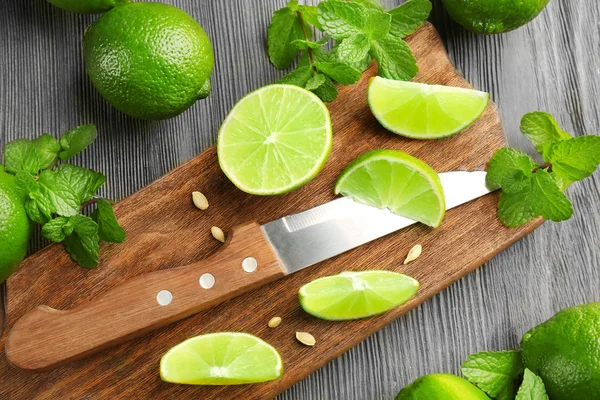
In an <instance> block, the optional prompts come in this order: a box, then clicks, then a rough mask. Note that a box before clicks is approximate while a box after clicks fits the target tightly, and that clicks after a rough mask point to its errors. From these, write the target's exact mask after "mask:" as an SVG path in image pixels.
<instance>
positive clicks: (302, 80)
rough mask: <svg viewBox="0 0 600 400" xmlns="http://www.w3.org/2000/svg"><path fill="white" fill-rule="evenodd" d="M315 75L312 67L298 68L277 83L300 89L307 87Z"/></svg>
mask: <svg viewBox="0 0 600 400" xmlns="http://www.w3.org/2000/svg"><path fill="white" fill-rule="evenodd" d="M314 75H315V72H314V70H313V69H312V67H311V66H310V65H307V66H304V67H300V68H296V69H295V70H293V71H292V72H290V73H289V74H287V75H286V76H284V77H283V78H281V79H280V80H278V81H277V83H283V84H287V85H296V86H300V87H305V86H306V84H307V83H308V81H309V80H310V78H312V77H313V76H314Z"/></svg>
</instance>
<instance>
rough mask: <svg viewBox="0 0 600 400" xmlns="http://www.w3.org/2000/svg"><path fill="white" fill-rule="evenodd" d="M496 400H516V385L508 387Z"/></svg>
mask: <svg viewBox="0 0 600 400" xmlns="http://www.w3.org/2000/svg"><path fill="white" fill-rule="evenodd" d="M495 400H515V385H514V384H512V385H508V386H507V387H505V388H504V389H502V390H501V391H500V393H498V395H497V396H496V397H495Z"/></svg>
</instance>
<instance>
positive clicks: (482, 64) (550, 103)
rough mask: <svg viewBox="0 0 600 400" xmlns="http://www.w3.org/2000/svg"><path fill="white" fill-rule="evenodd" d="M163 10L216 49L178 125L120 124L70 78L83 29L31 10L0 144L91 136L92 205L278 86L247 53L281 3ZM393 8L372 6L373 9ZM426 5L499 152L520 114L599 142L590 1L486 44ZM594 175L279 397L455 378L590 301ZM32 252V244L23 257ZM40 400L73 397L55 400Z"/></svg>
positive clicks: (4, 62) (184, 1)
mask: <svg viewBox="0 0 600 400" xmlns="http://www.w3.org/2000/svg"><path fill="white" fill-rule="evenodd" d="M164 1H165V2H169V3H171V4H174V5H176V6H178V7H180V8H182V9H184V10H186V11H188V12H189V13H191V14H192V15H193V16H194V17H195V18H196V19H197V20H198V21H200V22H201V24H202V25H203V26H204V28H205V29H206V30H207V32H208V34H209V36H210V37H211V39H212V40H213V43H214V44H215V49H216V56H217V60H216V62H217V64H216V68H215V76H214V78H213V85H214V88H215V89H214V91H213V94H211V96H210V97H209V98H208V99H206V100H204V101H201V102H198V103H197V104H196V105H195V106H194V107H192V109H191V110H189V111H188V112H186V113H184V114H183V115H181V116H180V117H177V118H175V119H172V120H169V121H165V122H161V123H146V122H141V121H136V120H133V119H130V118H128V117H126V116H123V115H122V114H119V113H118V112H116V111H114V110H113V109H112V108H111V107H110V106H108V105H106V103H104V101H103V100H102V99H101V98H100V96H99V95H98V94H97V93H96V91H95V90H94V88H93V87H92V86H91V85H90V84H89V82H88V81H87V79H86V78H85V73H84V71H83V64H82V54H81V44H80V40H81V36H82V34H83V30H84V29H85V27H86V26H87V25H88V24H89V23H90V22H91V21H92V20H93V19H94V18H95V17H93V16H80V15H74V14H70V13H67V12H64V11H62V10H59V9H57V8H55V7H52V6H51V5H49V4H47V3H46V2H45V1H43V0H20V1H12V2H7V3H6V4H4V5H3V12H2V13H0V32H1V33H2V34H1V35H0V52H1V54H2V55H3V57H0V146H4V144H5V143H6V142H7V141H9V140H13V139H16V138H20V137H29V138H33V137H36V136H37V135H39V134H40V133H41V132H50V133H53V134H56V135H57V134H60V133H61V132H65V131H66V130H68V129H69V128H71V127H73V126H76V125H77V124H80V123H87V122H94V123H96V124H97V125H98V127H99V130H100V132H101V135H100V137H99V138H98V140H97V142H96V143H95V144H94V146H92V148H90V149H89V150H87V151H86V153H84V154H83V155H81V156H78V157H77V159H76V160H75V162H77V163H78V164H80V165H84V166H87V167H91V168H95V169H98V170H100V171H103V172H104V173H105V174H106V175H107V176H108V183H107V184H106V185H105V188H104V189H103V194H104V195H106V196H108V197H112V198H115V199H118V198H122V197H124V196H127V195H129V194H131V193H133V192H135V191H136V190H138V189H140V188H142V187H144V186H146V185H147V184H149V183H151V182H152V181H154V180H155V179H157V178H158V177H160V176H161V175H163V174H165V173H167V172H168V171H169V170H171V169H172V168H174V167H175V166H177V165H179V164H181V163H182V162H184V161H186V160H188V159H190V158H191V157H193V156H194V155H195V154H197V153H199V152H200V151H202V150H204V149H206V148H207V147H208V146H210V145H211V144H213V143H214V139H215V137H216V132H217V129H218V126H219V124H220V122H221V121H222V120H223V118H224V117H225V114H226V113H227V111H228V110H229V109H230V108H231V106H232V105H233V103H234V102H235V101H236V100H237V99H239V98H240V97H241V96H242V95H243V94H245V93H246V92H248V91H250V90H252V89H255V88H257V87H259V86H262V85H264V84H267V83H271V82H273V81H275V80H276V79H278V78H279V77H281V76H282V75H283V74H284V73H285V71H277V70H275V69H274V68H272V67H271V66H270V65H269V64H268V61H267V59H266V51H265V50H264V46H262V44H263V43H264V41H265V32H266V27H267V25H268V22H269V19H270V16H271V14H272V12H273V11H274V10H275V9H277V8H280V7H282V6H283V5H284V4H285V3H286V0H271V1H268V2H263V1H258V0H168V1H167V0H164ZM401 2H402V0H386V1H384V3H385V4H386V5H387V6H388V7H392V6H396V5H398V4H399V3H401ZM311 3H316V0H314V1H311ZM433 3H434V9H433V13H432V18H431V20H432V22H433V23H434V25H435V26H436V27H437V28H438V30H439V31H440V33H441V36H442V39H443V41H444V43H445V45H446V47H447V49H448V52H449V53H450V58H451V60H452V61H453V62H454V64H455V66H456V67H457V68H458V69H459V71H461V72H462V73H463V74H464V75H465V76H466V78H467V80H468V81H470V82H471V83H472V84H473V85H474V86H475V87H477V88H478V89H480V90H485V91H489V92H490V93H491V95H492V98H493V99H494V100H495V101H496V102H497V103H498V105H499V110H500V113H501V116H502V120H503V122H504V127H505V131H506V135H507V138H508V141H509V144H511V145H514V146H520V147H522V148H525V149H527V150H528V151H530V152H532V150H533V149H532V148H531V147H530V146H529V145H528V144H527V143H526V141H525V140H524V138H523V137H522V136H521V135H520V133H519V131H518V124H519V119H520V118H521V116H522V115H523V113H525V112H528V111H533V110H537V109H540V110H545V111H549V112H552V113H553V114H554V115H555V116H556V117H557V119H558V121H559V122H560V124H561V125H562V126H563V127H564V128H565V129H566V130H568V131H569V132H572V133H574V134H577V135H580V134H585V133H597V132H598V131H599V130H600V105H599V104H600V103H598V102H597V100H596V99H597V98H598V96H599V95H600V79H598V76H599V72H598V68H599V66H600V53H599V52H598V51H597V49H598V48H600V30H599V26H598V24H597V21H598V20H600V4H597V3H595V2H590V1H589V0H571V1H565V0H552V1H551V2H550V4H549V5H548V7H547V8H546V10H545V11H544V12H543V13H542V14H541V15H540V16H539V17H538V18H537V19H536V20H535V21H533V22H532V23H530V24H529V25H527V26H526V27H523V28H521V29H519V30H517V31H514V32H510V33H508V34H505V35H496V36H489V37H488V36H480V35H475V34H472V33H469V32H466V31H464V30H463V29H462V28H461V27H459V26H458V25H456V24H454V23H453V22H452V21H450V19H449V18H448V16H447V15H446V13H445V12H444V11H443V8H442V6H441V1H439V0H435V1H433ZM599 177H600V175H599V174H598V173H596V174H594V176H593V177H592V178H590V179H588V180H586V181H584V182H581V183H578V184H577V185H574V186H573V187H572V188H570V189H569V191H568V195H569V197H570V198H571V199H572V200H573V202H574V204H575V209H576V212H575V215H574V217H573V218H572V219H571V220H570V221H567V222H564V223H560V224H554V223H546V224H544V225H543V226H542V227H541V228H540V229H538V230H536V232H535V233H534V234H533V235H530V236H528V237H526V238H525V239H523V240H521V241H520V242H519V243H518V244H516V245H515V246H513V247H511V248H509V249H508V250H506V251H504V252H503V253H501V254H500V255H498V256H497V257H495V258H494V259H493V260H491V261H490V262H489V263H487V265H486V266H485V267H484V268H480V269H478V270H476V271H475V272H473V273H471V274H469V275H467V276H466V277H465V278H463V279H461V280H460V281H459V282H457V283H456V284H454V285H452V286H451V287H450V288H448V289H447V290H444V291H443V292H441V293H440V294H439V295H437V296H434V297H433V298H432V299H431V300H429V301H427V302H425V303H423V304H422V305H421V306H419V307H417V308H416V309H415V310H413V311H411V312H410V313H408V314H407V315H405V316H403V317H401V318H398V319H396V320H395V321H393V322H392V323H391V324H389V325H388V326H387V327H386V328H384V329H383V330H381V331H380V332H378V333H377V334H375V335H372V336H371V337H369V338H367V339H366V340H365V341H363V342H362V343H360V344H359V345H357V346H356V347H354V348H353V349H352V350H350V351H348V352H346V353H344V354H343V355H342V356H340V357H338V358H336V359H335V360H333V361H332V362H330V363H329V364H327V365H326V366H325V367H323V368H321V369H320V370H318V371H317V372H315V373H313V374H311V375H310V376H308V377H307V378H306V379H304V380H302V381H301V382H299V383H298V384H296V385H294V386H293V387H292V388H291V389H289V390H288V391H286V392H284V393H283V394H281V395H280V396H279V398H280V399H286V400H295V399H392V398H393V397H394V395H395V394H396V393H397V392H398V391H399V390H400V389H401V388H402V387H403V386H405V385H406V384H408V383H409V382H411V381H412V380H414V379H415V378H417V377H418V376H420V375H423V374H426V373H431V372H454V373H458V372H459V365H460V363H461V362H462V361H463V360H464V359H465V358H466V357H467V355H468V354H470V353H472V352H474V351H477V350H487V349H492V350H498V349H506V348H514V347H516V346H517V345H518V343H519V340H520V337H521V335H522V334H523V333H524V332H525V331H526V330H528V329H529V328H530V327H532V326H533V325H535V324H537V323H539V322H541V321H543V320H544V319H546V318H548V317H549V316H551V315H552V314H553V313H554V312H556V311H558V310H559V309H562V308H564V307H567V306H571V305H574V304H579V303H583V302H589V301H598V300H600V291H599V289H598V288H600V273H599V272H598V268H597V266H598V265H600V230H599V229H598V227H599V226H600V213H598V207H599V205H600V196H598V192H599V183H600V181H599V180H598V178H599ZM204 234H205V233H202V235H204ZM205 235H207V237H208V235H209V233H206V234H205ZM206 240H208V239H206ZM44 244H46V243H44V241H42V240H41V239H40V237H39V235H36V236H35V238H34V240H33V246H32V251H35V250H38V249H40V248H41V247H42V246H43V245H44ZM407 246H410V245H409V244H407ZM216 247H218V246H217V245H216V244H215V248H214V249H211V250H215V249H216ZM206 253H207V254H208V253H210V250H206ZM69 268H71V267H69ZM120 273H122V272H121V271H118V270H117V271H115V272H114V274H116V275H118V274H120ZM62 278H63V276H62V274H60V275H58V276H56V279H57V280H60V279H62ZM84 290H85V289H84ZM12 291H13V289H11V288H9V292H12ZM2 292H3V286H0V295H1V294H2ZM81 295H82V296H83V295H87V294H85V292H83V293H82V294H81ZM2 303H3V301H0V304H2ZM32 307H33V305H32ZM282 326H283V325H282ZM184 338H185V337H184V336H182V339H184ZM121 360H123V358H121V359H115V360H113V363H114V364H119V363H120V362H121ZM153 362H155V361H153ZM123 363H125V364H127V362H126V361H123ZM106 364H107V365H112V364H111V363H110V362H107V363H106ZM156 365H157V364H156ZM126 368H130V369H135V368H136V366H134V365H128V366H126V367H125V369H124V370H120V371H119V374H120V377H121V378H122V379H117V378H116V377H114V376H111V372H108V369H107V372H104V373H101V374H100V375H97V376H93V377H92V379H94V383H97V384H98V385H109V386H110V385H120V386H125V385H126V383H124V382H125V381H124V380H123V378H127V377H128V376H129V375H128V374H127V370H126ZM75 379H76V378H74V380H75ZM9 383H10V384H12V385H14V386H8V385H9ZM25 383H26V380H19V381H12V382H10V381H6V383H4V381H3V382H2V383H0V398H8V399H17V400H20V399H22V398H23V396H20V395H19V390H20V388H21V386H22V385H24V384H25ZM38 383H39V385H40V391H43V390H44V389H48V390H51V389H50V388H51V382H50V383H48V384H46V383H44V382H41V381H39V382H38ZM72 385H73V386H76V382H73V383H72ZM54 398H74V399H78V398H82V397H81V396H75V395H70V394H69V393H68V392H66V391H65V390H63V391H60V392H58V391H57V394H56V395H55V396H54ZM90 398H93V397H92V396H90Z"/></svg>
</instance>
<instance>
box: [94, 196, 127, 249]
mask: <svg viewBox="0 0 600 400" xmlns="http://www.w3.org/2000/svg"><path fill="white" fill-rule="evenodd" d="M97 205H98V208H97V209H96V210H94V212H93V213H92V219H93V220H94V221H95V222H96V223H97V224H98V236H99V237H100V240H103V241H105V242H109V243H123V242H124V241H125V229H123V228H122V227H121V225H119V222H118V221H117V218H116V217H115V212H114V210H113V208H112V205H111V204H110V203H109V202H108V201H105V200H98V202H97Z"/></svg>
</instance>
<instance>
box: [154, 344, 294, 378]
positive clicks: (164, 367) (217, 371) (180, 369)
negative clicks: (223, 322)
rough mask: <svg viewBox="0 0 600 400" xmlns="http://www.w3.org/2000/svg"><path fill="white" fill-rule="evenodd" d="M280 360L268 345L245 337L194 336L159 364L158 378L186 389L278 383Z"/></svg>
mask: <svg viewBox="0 0 600 400" xmlns="http://www.w3.org/2000/svg"><path fill="white" fill-rule="evenodd" d="M282 373H283V363H282V361H281V356H280V355H279V353H278V352H277V350H275V349H274V348H273V347H272V346H271V345H270V344H268V343H267V342H265V341H263V340H262V339H259V338H257V337H256V336H252V335H249V334H247V333H238V332H221V333H211V334H207V335H201V336H196V337H193V338H191V339H188V340H186V341H184V342H181V343H180V344H178V345H177V346H175V347H173V348H172V349H171V350H169V351H168V352H167V353H166V354H165V355H164V356H163V358H162V359H161V360H160V377H161V379H162V380H163V381H166V382H171V383H184V384H188V385H241V384H245V383H257V382H266V381H272V380H275V379H279V378H280V377H281V374H282Z"/></svg>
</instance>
